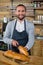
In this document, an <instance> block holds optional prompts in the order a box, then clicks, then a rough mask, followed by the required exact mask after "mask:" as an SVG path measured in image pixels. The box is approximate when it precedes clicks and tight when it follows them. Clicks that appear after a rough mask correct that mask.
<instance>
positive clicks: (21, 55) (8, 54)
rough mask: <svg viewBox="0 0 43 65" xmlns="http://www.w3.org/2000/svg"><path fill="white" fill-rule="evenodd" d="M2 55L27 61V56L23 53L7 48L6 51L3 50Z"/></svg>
mask: <svg viewBox="0 0 43 65" xmlns="http://www.w3.org/2000/svg"><path fill="white" fill-rule="evenodd" d="M4 55H5V56H7V57H9V58H13V59H17V60H21V61H26V62H29V57H27V56H25V55H23V54H19V53H17V52H13V51H11V50H8V51H6V52H4Z"/></svg>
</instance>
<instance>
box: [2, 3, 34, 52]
mask: <svg viewBox="0 0 43 65" xmlns="http://www.w3.org/2000/svg"><path fill="white" fill-rule="evenodd" d="M15 14H16V17H17V18H16V19H15V20H13V21H11V22H9V23H8V24H7V26H6V30H5V34H4V37H3V41H4V42H5V43H7V44H10V46H11V49H12V50H13V51H16V52H18V49H17V46H18V45H22V46H24V47H25V48H26V49H27V51H29V50H30V49H31V48H32V46H33V44H34V24H33V23H32V22H30V21H27V20H26V19H25V17H26V7H25V6H24V5H23V4H19V5H17V7H16V9H15Z"/></svg>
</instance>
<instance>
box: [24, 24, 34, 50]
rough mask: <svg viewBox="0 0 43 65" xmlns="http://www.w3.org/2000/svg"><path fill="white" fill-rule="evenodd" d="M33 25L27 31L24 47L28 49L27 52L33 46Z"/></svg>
mask: <svg viewBox="0 0 43 65" xmlns="http://www.w3.org/2000/svg"><path fill="white" fill-rule="evenodd" d="M34 39H35V37H34V24H31V25H30V27H29V29H28V43H27V44H26V46H25V47H27V48H28V50H30V49H31V48H32V46H33V44H34Z"/></svg>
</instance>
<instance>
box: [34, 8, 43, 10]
mask: <svg viewBox="0 0 43 65" xmlns="http://www.w3.org/2000/svg"><path fill="white" fill-rule="evenodd" d="M34 9H36V10H43V7H36V8H34Z"/></svg>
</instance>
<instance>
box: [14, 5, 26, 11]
mask: <svg viewBox="0 0 43 65" xmlns="http://www.w3.org/2000/svg"><path fill="white" fill-rule="evenodd" d="M19 6H23V7H24V9H25V11H26V6H25V5H23V4H19V5H17V6H16V8H15V10H16V9H17V7H19Z"/></svg>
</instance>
